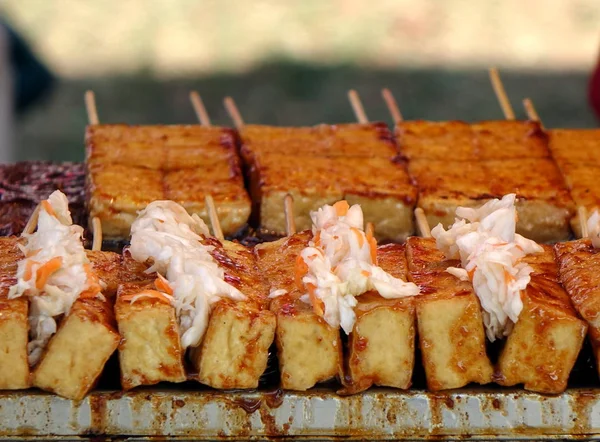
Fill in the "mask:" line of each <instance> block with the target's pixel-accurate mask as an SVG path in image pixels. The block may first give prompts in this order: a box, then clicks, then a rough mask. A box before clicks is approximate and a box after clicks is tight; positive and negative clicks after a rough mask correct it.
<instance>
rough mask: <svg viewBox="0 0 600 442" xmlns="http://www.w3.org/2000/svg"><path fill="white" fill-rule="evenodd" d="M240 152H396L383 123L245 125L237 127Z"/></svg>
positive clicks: (372, 154)
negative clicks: (293, 125)
mask: <svg viewBox="0 0 600 442" xmlns="http://www.w3.org/2000/svg"><path fill="white" fill-rule="evenodd" d="M240 136H241V138H242V155H243V156H244V158H245V159H246V160H247V161H249V162H252V158H253V156H254V155H255V154H258V155H260V156H262V155H264V154H284V155H288V154H294V155H301V156H311V157H315V156H317V157H333V158H335V157H367V158H371V157H381V158H388V159H390V158H393V157H395V156H396V155H397V149H396V145H395V143H394V140H393V136H392V133H391V132H390V130H389V129H388V127H387V125H386V124H385V123H368V124H339V125H335V126H332V125H326V124H322V125H319V126H314V127H275V126H259V125H247V126H244V128H243V129H241V130H240Z"/></svg>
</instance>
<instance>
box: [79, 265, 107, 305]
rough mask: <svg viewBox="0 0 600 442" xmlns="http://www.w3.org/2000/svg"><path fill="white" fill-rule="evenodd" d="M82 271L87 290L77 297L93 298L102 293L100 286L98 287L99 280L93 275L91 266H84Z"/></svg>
mask: <svg viewBox="0 0 600 442" xmlns="http://www.w3.org/2000/svg"><path fill="white" fill-rule="evenodd" d="M83 270H84V271H85V274H86V275H87V280H88V288H87V289H86V290H84V291H83V292H81V294H80V295H79V297H80V298H95V297H96V296H97V295H98V293H101V292H102V286H101V285H100V280H99V279H98V275H96V273H94V271H93V270H92V266H91V265H89V264H84V266H83Z"/></svg>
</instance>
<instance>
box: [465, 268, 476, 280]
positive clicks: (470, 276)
mask: <svg viewBox="0 0 600 442" xmlns="http://www.w3.org/2000/svg"><path fill="white" fill-rule="evenodd" d="M474 274H475V269H474V268H473V269H471V270H469V271H468V272H467V275H469V279H470V280H471V281H473V275H474Z"/></svg>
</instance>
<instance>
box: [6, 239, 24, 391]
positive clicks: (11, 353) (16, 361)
mask: <svg viewBox="0 0 600 442" xmlns="http://www.w3.org/2000/svg"><path fill="white" fill-rule="evenodd" d="M22 258H23V255H22V253H21V251H20V250H19V248H18V247H17V238H15V237H1V238H0V390H19V389H24V388H28V387H29V386H30V385H31V382H30V373H29V362H28V360H27V343H28V342H29V319H28V314H29V301H28V299H27V298H25V297H21V298H16V299H8V298H7V296H8V290H9V288H10V287H11V286H12V285H13V284H15V283H16V279H15V275H16V271H17V263H18V261H19V260H20V259H22Z"/></svg>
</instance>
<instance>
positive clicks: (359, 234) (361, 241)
mask: <svg viewBox="0 0 600 442" xmlns="http://www.w3.org/2000/svg"><path fill="white" fill-rule="evenodd" d="M350 230H351V231H352V233H354V235H356V237H357V238H358V247H361V248H362V246H363V244H364V243H365V239H364V238H363V235H362V232H361V231H360V230H358V229H357V228H356V227H350Z"/></svg>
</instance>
